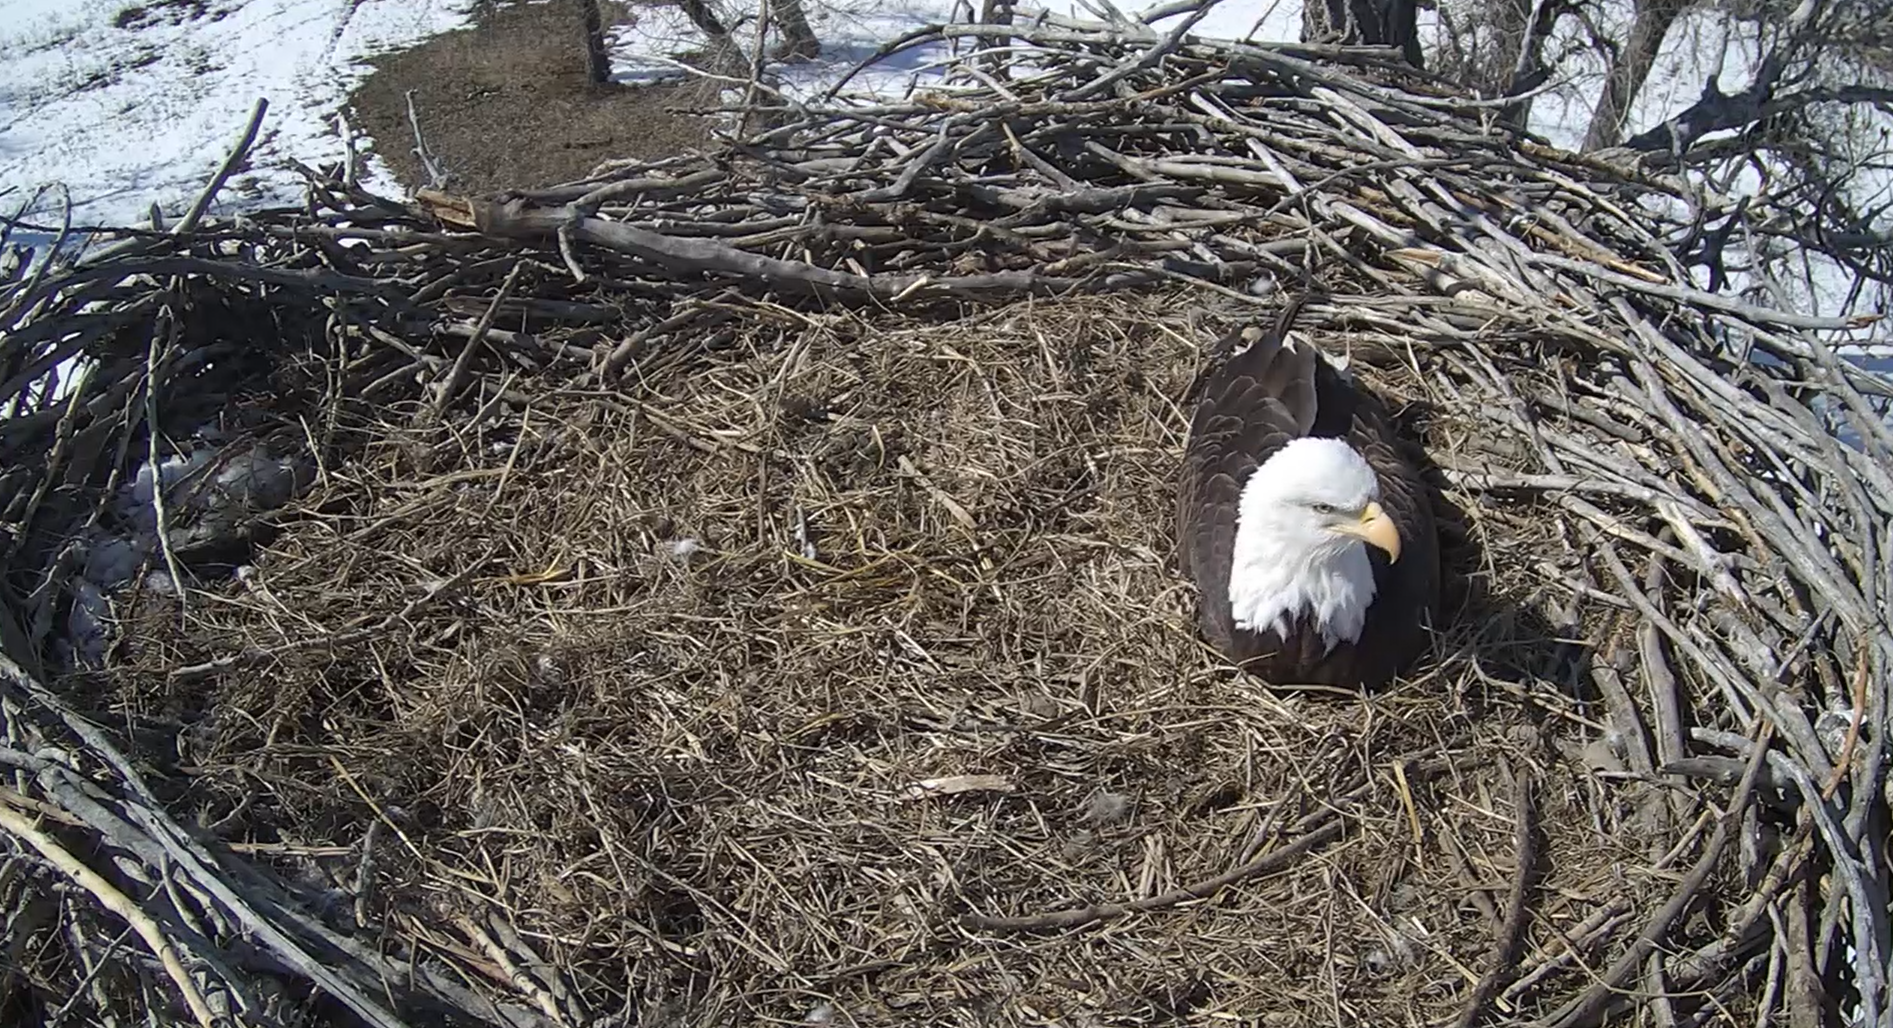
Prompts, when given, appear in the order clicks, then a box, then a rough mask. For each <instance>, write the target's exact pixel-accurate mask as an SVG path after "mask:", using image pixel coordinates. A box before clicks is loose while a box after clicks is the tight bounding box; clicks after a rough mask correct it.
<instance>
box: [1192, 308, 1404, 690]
mask: <svg viewBox="0 0 1893 1028" xmlns="http://www.w3.org/2000/svg"><path fill="white" fill-rule="evenodd" d="M1301 303H1302V298H1301V297H1297V298H1296V299H1294V300H1292V301H1291V302H1290V303H1289V305H1288V307H1287V309H1285V310H1284V312H1283V314H1282V317H1281V319H1280V320H1278V321H1277V323H1276V325H1275V328H1274V330H1273V331H1272V332H1269V333H1266V334H1261V336H1260V338H1259V339H1256V341H1255V342H1253V343H1250V344H1249V346H1248V347H1247V349H1244V350H1240V351H1239V352H1229V353H1228V355H1227V356H1226V357H1223V358H1222V359H1219V360H1215V361H1213V362H1212V364H1211V365H1210V366H1209V367H1208V368H1206V369H1205V370H1204V372H1203V373H1202V375H1200V376H1198V379H1197V381H1196V382H1195V383H1194V384H1193V385H1192V388H1191V392H1192V393H1196V394H1200V396H1199V398H1198V401H1197V407H1196V410H1195V412H1194V414H1193V416H1192V418H1191V421H1190V438H1189V443H1188V445H1187V446H1186V448H1185V451H1184V458H1183V470H1182V475H1181V479H1180V481H1179V482H1178V488H1177V545H1178V553H1179V557H1180V560H1181V564H1182V568H1183V571H1184V573H1185V574H1187V575H1188V576H1189V577H1190V578H1191V579H1192V580H1194V581H1195V582H1196V584H1197V589H1198V592H1199V594H1200V601H1199V602H1200V610H1199V615H1198V623H1199V625H1200V626H1201V628H1202V631H1203V634H1204V636H1205V638H1207V639H1208V640H1209V642H1210V643H1211V644H1212V645H1213V646H1215V647H1216V648H1217V649H1218V650H1220V651H1222V653H1223V654H1225V655H1226V656H1228V657H1229V658H1230V659H1231V660H1233V661H1235V662H1236V663H1238V664H1239V665H1241V666H1242V667H1243V668H1245V669H1246V670H1248V671H1250V672H1252V673H1254V674H1256V675H1257V676H1259V677H1261V678H1263V679H1265V680H1267V681H1270V682H1274V683H1278V684H1284V685H1287V684H1321V685H1334V686H1344V687H1351V688H1369V689H1371V688H1375V687H1378V686H1380V685H1382V684H1384V683H1386V682H1387V681H1388V680H1390V679H1392V678H1393V677H1394V676H1396V675H1397V674H1399V673H1400V672H1402V671H1404V670H1405V669H1406V668H1407V666H1408V665H1409V664H1410V663H1411V662H1412V661H1413V659H1414V658H1415V657H1417V656H1418V654H1419V652H1420V651H1421V650H1422V649H1423V648H1424V646H1425V645H1426V640H1427V632H1428V629H1429V627H1430V626H1431V624H1432V621H1433V619H1434V618H1435V617H1437V616H1438V611H1439V603H1440V564H1439V537H1438V531H1437V529H1436V527H1435V523H1434V512H1433V509H1432V502H1431V500H1430V498H1429V496H1428V493H1427V490H1426V484H1425V482H1424V481H1423V480H1422V478H1421V476H1420V472H1419V470H1418V467H1417V466H1416V463H1415V460H1414V455H1413V454H1412V453H1411V452H1410V450H1409V447H1408V446H1407V444H1405V443H1404V442H1403V441H1402V440H1400V439H1399V438H1398V437H1397V436H1396V435H1395V433H1394V430H1393V426H1392V420H1391V418H1389V417H1388V415H1387V412H1386V408H1385V407H1384V406H1383V405H1382V404H1381V402H1380V401H1379V400H1378V399H1377V398H1376V397H1374V396H1373V395H1372V394H1370V393H1367V392H1365V391H1363V390H1361V389H1358V388H1356V387H1355V386H1353V385H1351V384H1349V383H1348V382H1346V381H1344V380H1343V379H1342V378H1341V376H1340V374H1339V373H1338V372H1336V371H1335V370H1334V368H1333V367H1331V366H1329V364H1328V363H1327V362H1326V361H1322V360H1319V359H1317V358H1316V355H1315V350H1314V347H1313V346H1312V345H1301V346H1297V347H1295V348H1293V349H1289V348H1287V347H1284V346H1283V345H1282V344H1283V340H1284V339H1286V338H1287V334H1288V329H1289V326H1290V325H1291V324H1292V322H1293V319H1294V317H1295V315H1296V314H1297V313H1298V312H1299V310H1300V307H1301ZM1248 334H1249V335H1250V336H1252V337H1253V336H1255V335H1257V333H1256V332H1255V331H1254V330H1253V329H1250V330H1248ZM1243 341H1246V340H1243V339H1242V335H1241V334H1240V333H1239V334H1236V335H1232V336H1230V337H1225V338H1224V339H1223V340H1221V341H1219V343H1218V344H1217V346H1216V347H1215V348H1213V350H1212V352H1213V353H1218V352H1223V351H1234V348H1235V347H1236V346H1239V345H1241V342H1243ZM1304 435H1314V436H1322V437H1328V438H1334V437H1339V438H1343V439H1345V440H1346V441H1347V442H1348V443H1349V444H1350V445H1352V446H1353V447H1354V448H1355V449H1356V450H1357V451H1359V452H1360V454H1361V455H1362V456H1363V457H1365V458H1367V462H1368V464H1369V465H1370V466H1372V467H1373V469H1374V472H1375V474H1376V476H1377V477H1378V478H1379V480H1380V493H1381V496H1380V505H1381V507H1382V508H1383V509H1384V510H1385V511H1386V512H1387V516H1388V517H1389V518H1390V519H1392V521H1393V523H1394V526H1395V527H1396V528H1397V529H1398V530H1399V532H1400V539H1401V544H1402V545H1401V557H1400V560H1399V562H1398V563H1389V562H1388V560H1387V557H1386V555H1385V554H1383V553H1381V552H1380V551H1378V550H1373V549H1370V550H1369V551H1368V552H1369V559H1370V561H1371V562H1372V564H1373V569H1374V582H1375V596H1374V601H1373V603H1372V604H1371V605H1369V607H1368V610H1367V623H1366V626H1365V627H1364V628H1363V629H1362V632H1361V637H1360V640H1359V642H1358V643H1349V642H1341V643H1338V644H1336V645H1335V647H1334V649H1333V650H1331V651H1329V652H1327V653H1326V654H1325V655H1324V654H1323V652H1322V642H1321V635H1320V633H1319V632H1318V631H1315V630H1314V629H1313V627H1312V626H1310V625H1308V624H1306V623H1305V622H1300V621H1298V622H1297V623H1296V624H1295V625H1293V626H1292V627H1291V628H1290V629H1289V631H1288V634H1287V636H1286V637H1285V638H1284V637H1280V636H1278V635H1277V634H1276V633H1275V632H1273V631H1263V632H1252V631H1248V630H1245V629H1239V628H1237V627H1236V626H1235V619H1234V615H1233V613H1232V611H1231V610H1230V605H1229V569H1230V565H1231V563H1232V562H1233V558H1234V552H1235V542H1236V515H1237V510H1238V507H1239V504H1240V501H1241V497H1242V487H1243V485H1244V484H1245V483H1247V482H1248V480H1249V476H1250V475H1251V474H1253V473H1254V472H1255V470H1256V468H1258V467H1260V466H1261V465H1262V463H1263V462H1265V461H1267V460H1268V459H1269V457H1270V456H1272V455H1274V453H1275V451H1277V450H1279V449H1281V448H1282V447H1283V446H1285V445H1286V444H1287V443H1288V442H1289V441H1290V440H1292V439H1296V438H1299V437H1301V436H1304Z"/></svg>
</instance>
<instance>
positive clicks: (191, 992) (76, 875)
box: [0, 804, 217, 1028]
mask: <svg viewBox="0 0 1893 1028" xmlns="http://www.w3.org/2000/svg"><path fill="white" fill-rule="evenodd" d="M0 828H5V829H6V830H7V831H9V832H12V833H13V835H14V836H15V837H17V838H18V839H19V840H20V841H21V842H24V843H26V844H27V845H29V846H31V847H33V849H34V850H36V851H37V852H38V853H39V855H40V856H42V857H44V858H46V861H47V863H49V864H51V865H53V866H54V867H55V868H58V869H59V872H60V873H61V874H64V875H65V876H66V877H68V878H70V879H72V880H73V882H74V883H75V884H77V885H78V886H79V887H80V888H82V889H84V890H85V891H86V892H89V893H91V894H92V896H93V898H95V899H97V900H98V901H99V905H100V906H102V907H104V908H105V909H107V910H109V911H111V912H112V913H114V914H117V915H118V917H119V918H120V919H121V920H123V921H124V922H125V923H126V924H128V925H130V926H131V927H132V930H134V931H136V932H137V933H138V937H139V938H141V939H143V940H144V941H145V945H146V946H147V947H149V948H150V949H151V953H152V955H153V956H155V957H157V958H158V962H159V963H161V964H163V965H164V973H165V974H166V975H168V976H170V978H171V982H172V984H174V985H176V986H177V991H178V994H179V995H181V996H182V997H183V998H184V1004H185V1005H186V1006H188V1007H189V1008H190V1010H191V1016H192V1017H194V1018H196V1019H197V1023H198V1025H199V1026H200V1028H215V1025H216V1021H217V1018H216V1016H215V1015H214V1014H212V1013H211V1010H210V1004H209V1003H207V1002H205V1000H204V994H203V993H202V992H200V991H199V990H198V988H197V983H196V982H194V981H192V980H191V973H190V972H189V971H188V970H186V969H185V967H184V962H183V961H182V960H180V959H179V958H178V954H177V950H176V949H174V948H173V947H172V946H171V941H170V940H169V939H167V938H165V936H164V930H163V929H161V928H159V927H158V923H157V922H156V921H154V920H152V919H151V917H150V915H148V914H146V913H145V912H144V911H142V910H140V909H138V904H137V903H135V902H133V901H132V899H131V897H129V896H127V895H125V894H124V893H122V892H120V891H118V888H117V887H116V886H114V885H113V884H112V883H110V882H108V881H106V880H105V879H104V878H101V877H99V875H98V872H96V871H93V870H92V869H91V868H89V867H87V866H85V864H83V863H81V862H80V861H79V859H78V858H77V857H74V856H73V855H72V854H71V853H68V852H67V851H66V849H65V847H63V846H61V845H59V844H58V843H56V842H54V841H53V840H52V839H50V838H48V837H47V836H46V835H44V834H42V833H41V832H40V831H39V830H38V829H36V828H34V827H33V824H32V822H31V821H28V820H27V819H26V818H25V817H24V816H22V815H20V814H18V813H16V812H15V811H14V810H13V808H12V807H9V806H6V805H5V804H0Z"/></svg>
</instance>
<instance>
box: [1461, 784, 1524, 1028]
mask: <svg viewBox="0 0 1893 1028" xmlns="http://www.w3.org/2000/svg"><path fill="white" fill-rule="evenodd" d="M1537 819H1538V811H1537V806H1536V803H1535V800H1534V797H1533V793H1532V780H1531V773H1530V772H1529V771H1521V772H1520V773H1519V779H1518V826H1517V831H1516V833H1515V834H1514V836H1513V840H1512V852H1513V854H1514V857H1515V860H1516V865H1517V866H1516V871H1515V872H1514V874H1513V876H1512V892H1511V895H1510V896H1508V897H1507V899H1506V904H1505V920H1504V922H1503V923H1502V924H1501V926H1500V927H1499V931H1498V935H1497V936H1496V937H1495V938H1494V940H1493V944H1492V966H1491V969H1490V970H1488V971H1486V973H1485V976H1484V977H1482V978H1480V979H1479V984H1478V985H1477V986H1475V987H1474V988H1473V990H1472V1000H1471V1001H1470V1002H1468V1003H1467V1004H1466V1010H1465V1013H1463V1014H1461V1015H1460V1017H1459V1028H1472V1026H1473V1025H1475V1024H1478V1023H1479V1021H1480V1019H1481V1018H1483V1017H1484V1016H1485V1008H1486V1005H1487V1004H1488V1003H1490V1002H1492V997H1494V996H1496V995H1497V994H1498V992H1499V990H1500V989H1501V988H1502V987H1503V986H1504V984H1505V980H1506V979H1507V978H1508V977H1510V976H1511V975H1512V973H1513V972H1514V971H1515V970H1516V969H1517V965H1518V956H1519V953H1518V951H1519V947H1520V945H1521V944H1522V943H1523V942H1524V941H1525V897H1526V895H1527V894H1528V893H1529V892H1530V891H1531V881H1532V876H1533V868H1534V866H1535V865H1536V864H1537V863H1538V832H1537V825H1536V824H1535V823H1534V822H1536V821H1537Z"/></svg>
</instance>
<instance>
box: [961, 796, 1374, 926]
mask: <svg viewBox="0 0 1893 1028" xmlns="http://www.w3.org/2000/svg"><path fill="white" fill-rule="evenodd" d="M1330 817H1331V819H1330V820H1328V821H1327V822H1326V823H1325V824H1323V825H1321V826H1320V827H1318V828H1316V829H1314V830H1313V831H1310V832H1309V833H1308V834H1307V835H1304V836H1302V837H1301V838H1299V839H1296V840H1295V841H1294V842H1291V843H1289V844H1288V845H1286V846H1283V847H1282V848H1280V849H1276V850H1270V851H1269V852H1267V853H1264V854H1262V855H1261V856H1259V857H1257V858H1255V859H1254V860H1251V861H1249V862H1248V863H1246V864H1243V865H1241V866H1239V867H1234V868H1231V869H1229V870H1228V871H1224V872H1223V873H1222V874H1219V875H1217V876H1215V877H1214V878H1206V879H1204V880H1203V881H1200V882H1196V883H1193V884H1190V885H1185V886H1182V887H1180V888H1176V889H1172V890H1170V891H1169V892H1166V893H1162V894H1161V895H1157V896H1148V897H1145V898H1144V899H1138V900H1131V901H1130V902H1128V903H1098V904H1093V905H1092V906H1088V907H1079V908H1078V909H1076V910H1059V911H1054V912H1052V913H1047V914H1032V915H1029V916H1026V917H991V916H988V915H986V914H981V913H978V912H974V913H969V914H967V915H966V916H965V920H966V921H967V923H969V924H971V925H972V926H974V927H976V928H984V929H986V930H988V931H995V932H1020V931H1036V930H1042V929H1048V928H1077V927H1080V926H1082V925H1088V924H1091V923H1092V922H1094V921H1103V920H1108V919H1110V918H1115V917H1122V916H1123V915H1125V914H1140V913H1144V912H1146V911H1151V910H1160V909H1162V908H1164V907H1173V906H1176V905H1177V904H1179V903H1187V902H1189V901H1190V900H1193V899H1207V898H1209V897H1210V896H1213V895H1215V894H1216V892H1217V891H1219V890H1221V889H1224V888H1227V887H1228V886H1231V885H1234V884H1235V883H1237V882H1240V881H1242V880H1243V879H1245V878H1251V877H1253V876H1255V875H1259V874H1268V873H1271V872H1275V871H1280V870H1282V869H1284V868H1286V867H1288V866H1290V865H1292V864H1294V863H1295V862H1296V861H1297V860H1299V859H1301V858H1302V857H1303V856H1304V855H1306V854H1307V853H1308V852H1309V851H1311V850H1313V849H1315V848H1316V847H1319V846H1322V845H1324V844H1326V843H1329V842H1332V841H1333V840H1334V839H1335V838H1336V837H1338V836H1339V835H1340V834H1341V829H1342V824H1341V821H1340V820H1339V819H1338V818H1333V817H1332V815H1330Z"/></svg>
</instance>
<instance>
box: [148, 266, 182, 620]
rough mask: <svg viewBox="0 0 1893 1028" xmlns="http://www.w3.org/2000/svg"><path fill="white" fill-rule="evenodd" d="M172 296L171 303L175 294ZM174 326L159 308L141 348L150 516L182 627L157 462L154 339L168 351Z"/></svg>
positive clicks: (178, 571)
mask: <svg viewBox="0 0 1893 1028" xmlns="http://www.w3.org/2000/svg"><path fill="white" fill-rule="evenodd" d="M172 295H173V297H174V302H175V297H176V296H177V295H178V294H176V293H175V292H174V293H173V294H172ZM160 326H162V327H160ZM176 326H177V315H176V313H175V312H174V311H173V310H172V308H171V306H170V305H168V304H167V305H166V306H164V307H162V308H160V309H159V310H158V324H157V325H153V326H151V339H150V342H149V343H147V344H146V347H145V459H146V461H147V462H148V463H149V465H150V467H151V513H152V518H153V520H154V521H155V522H156V523H157V530H158V552H159V553H161V554H163V555H164V570H165V572H166V573H167V574H169V575H170V576H171V588H172V589H175V590H176V591H177V618H178V626H179V627H180V628H182V627H183V626H184V625H185V624H186V621H187V618H188V616H189V613H190V607H189V596H190V586H189V583H187V582H185V581H184V571H183V568H182V567H180V566H179V565H178V562H177V554H176V553H174V552H172V549H171V514H170V511H169V510H168V509H167V506H166V504H165V502H164V467H163V465H161V464H159V463H158V435H159V432H158V358H159V354H158V340H159V339H160V338H163V339H164V340H165V348H166V349H167V350H169V349H170V341H171V339H172V337H174V336H175V334H176V333H175V329H176Z"/></svg>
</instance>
